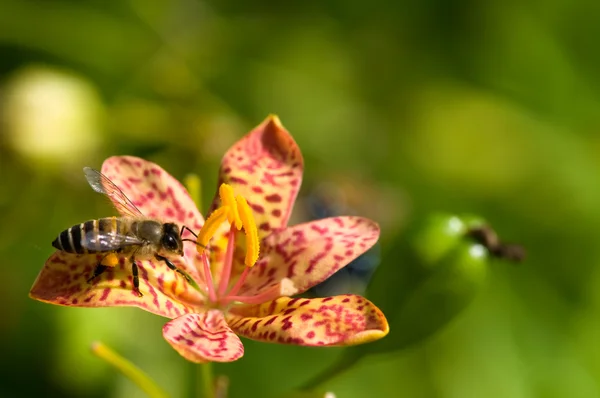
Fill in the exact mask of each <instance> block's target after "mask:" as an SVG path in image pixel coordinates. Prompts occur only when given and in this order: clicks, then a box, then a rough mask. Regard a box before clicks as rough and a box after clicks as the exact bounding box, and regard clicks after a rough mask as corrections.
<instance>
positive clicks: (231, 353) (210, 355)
mask: <svg viewBox="0 0 600 398" xmlns="http://www.w3.org/2000/svg"><path fill="white" fill-rule="evenodd" d="M163 336H164V337H165V339H166V340H167V341H168V342H169V344H171V345H172V346H173V348H175V350H176V351H177V352H178V353H179V354H181V356H183V357H184V358H185V359H187V360H189V361H192V362H198V363H202V362H232V361H235V360H237V359H239V358H241V357H242V355H244V346H243V345H242V342H241V341H240V339H239V337H237V336H236V335H235V333H233V332H232V331H231V329H230V328H229V326H227V322H226V321H225V318H224V317H223V313H222V312H221V311H218V310H210V311H208V312H204V313H202V314H187V315H184V316H181V317H179V318H176V319H174V320H172V321H170V322H168V323H167V324H166V325H165V326H164V327H163Z"/></svg>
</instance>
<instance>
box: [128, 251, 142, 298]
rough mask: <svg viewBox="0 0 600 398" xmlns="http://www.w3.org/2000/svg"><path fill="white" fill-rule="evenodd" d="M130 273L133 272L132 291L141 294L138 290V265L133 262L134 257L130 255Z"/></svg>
mask: <svg viewBox="0 0 600 398" xmlns="http://www.w3.org/2000/svg"><path fill="white" fill-rule="evenodd" d="M131 273H132V274H133V291H134V292H135V293H136V294H137V295H138V296H140V297H142V296H143V294H142V292H140V277H139V270H138V265H137V263H136V262H135V258H134V257H133V256H131Z"/></svg>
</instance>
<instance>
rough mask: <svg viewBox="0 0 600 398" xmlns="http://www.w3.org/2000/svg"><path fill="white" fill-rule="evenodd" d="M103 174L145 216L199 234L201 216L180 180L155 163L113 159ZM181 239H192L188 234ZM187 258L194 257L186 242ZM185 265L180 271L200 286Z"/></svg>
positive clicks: (194, 273) (192, 269)
mask: <svg viewBox="0 0 600 398" xmlns="http://www.w3.org/2000/svg"><path fill="white" fill-rule="evenodd" d="M102 173H103V174H104V175H106V176H107V177H108V178H109V179H110V180H111V181H112V182H113V183H115V185H117V186H118V187H119V188H120V189H121V190H122V191H123V193H124V194H125V195H126V196H127V197H128V198H129V199H130V200H131V201H132V202H133V204H134V205H135V206H137V208H138V209H139V210H140V211H141V212H142V213H143V214H144V215H145V216H146V217H151V218H157V219H159V220H161V221H163V222H173V223H176V224H177V225H179V226H182V225H186V226H187V227H189V228H191V229H192V230H194V231H196V232H198V231H199V230H200V228H202V225H203V224H204V219H203V218H202V215H201V214H200V212H199V211H198V209H197V208H196V205H195V203H194V201H193V200H192V198H191V197H190V195H189V194H188V192H187V190H186V189H185V188H184V187H183V185H181V183H180V182H179V181H177V180H176V179H175V178H173V177H172V176H171V175H170V174H169V173H167V172H166V171H165V170H163V169H162V168H161V167H160V166H158V165H157V164H154V163H152V162H148V161H147V160H144V159H140V158H137V157H133V156H113V157H110V158H108V159H106V160H105V161H104V163H103V164H102ZM184 237H186V238H191V237H192V236H191V234H189V233H188V232H187V231H186V233H185V234H184ZM184 249H185V253H186V256H187V257H188V258H190V259H195V258H196V248H195V246H194V245H193V244H191V243H185V244H184ZM191 264H192V262H191V261H190V262H184V263H183V269H184V270H185V271H187V272H188V273H189V274H190V275H191V276H192V278H194V279H195V280H196V281H198V282H199V283H202V281H203V278H202V277H201V275H200V274H199V272H198V270H197V269H196V268H195V267H194V266H192V265H191Z"/></svg>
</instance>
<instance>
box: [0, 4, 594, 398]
mask: <svg viewBox="0 0 600 398" xmlns="http://www.w3.org/2000/svg"><path fill="white" fill-rule="evenodd" d="M598 37H600V3H599V2H597V1H594V0H573V1H566V0H550V1H545V2H542V1H534V0H532V1H528V2H516V1H508V2H506V1H500V0H487V1H480V2H475V1H454V2H448V1H443V0H433V1H427V2H420V1H410V0H403V1H398V2H393V1H381V0H376V1H371V2H367V3H365V2H363V1H360V2H359V1H357V0H346V1H339V0H338V1H335V0H330V1H314V0H313V1H306V2H297V3H294V2H275V1H253V2H238V1H231V0H229V1H212V0H208V1H201V0H175V1H164V0H163V1H160V0H159V1H154V2H143V1H141V0H126V1H121V2H118V1H109V2H105V1H99V0H91V1H86V2H78V1H74V0H3V1H1V2H0V101H1V102H0V117H1V120H0V123H1V124H0V177H1V179H2V183H1V184H0V211H2V222H1V223H0V254H1V255H2V258H3V260H4V261H3V263H4V265H3V267H0V279H1V280H2V281H4V285H3V288H2V289H0V300H2V302H3V303H4V305H3V306H2V309H1V310H0V311H1V317H0V319H1V321H0V337H1V339H0V352H2V353H3V354H2V361H3V364H2V365H3V366H2V369H3V372H2V375H1V376H0V378H1V380H0V396H7V397H12V396H35V395H37V396H42V395H43V396H48V397H51V396H56V397H77V396H86V397H104V396H112V397H125V396H127V397H138V396H143V395H142V393H141V392H140V391H139V390H137V388H136V387H135V386H134V385H133V384H132V383H131V382H129V381H128V380H125V379H123V378H122V376H120V375H117V374H115V373H114V372H113V371H112V369H110V368H109V367H108V365H105V364H103V363H101V362H100V361H99V360H98V359H97V358H95V357H93V356H92V355H91V354H90V353H89V345H90V344H91V342H92V341H94V340H102V341H104V342H106V343H107V344H109V345H110V346H111V347H113V348H115V350H117V351H118V352H120V353H122V354H123V355H124V356H125V357H127V358H129V359H131V360H132V361H133V362H134V363H136V364H137V365H139V366H140V367H141V368H142V369H143V370H144V371H146V372H147V373H148V374H150V375H151V376H152V377H153V378H155V379H156V380H157V382H158V383H159V384H160V385H161V386H163V387H164V388H165V389H166V390H167V391H168V392H169V393H171V394H173V396H185V395H186V394H188V395H189V394H191V393H192V392H193V391H194V390H195V388H196V387H195V384H196V383H195V379H196V378H197V377H198V370H197V369H196V367H195V366H193V365H191V364H188V363H185V362H184V361H183V359H181V358H180V357H179V356H178V355H177V354H176V353H175V351H173V350H172V349H171V348H170V347H169V346H168V345H167V344H166V343H165V342H164V341H163V339H162V336H161V333H160V330H161V326H162V324H163V323H164V320H163V319H160V318H158V317H156V316H153V315H151V314H147V313H144V312H142V311H139V310H136V309H98V310H85V309H83V310H82V309H75V308H60V307H54V306H49V305H44V304H41V303H38V302H34V301H33V300H30V299H28V298H27V292H28V290H29V288H30V286H31V284H32V283H33V281H34V279H35V276H36V275H37V272H38V271H39V269H40V268H41V267H42V265H43V263H44V261H45V259H46V258H47V257H48V255H49V254H50V253H51V252H52V250H51V246H50V242H51V241H52V240H53V239H54V237H55V236H56V234H57V233H58V232H60V231H61V230H62V229H64V228H65V227H67V226H70V225H72V224H74V223H76V222H80V221H82V220H86V219H90V218H97V217H101V216H106V215H107V214H112V213H111V212H112V210H111V209H110V208H109V206H108V205H107V204H106V203H105V201H104V200H103V199H102V198H101V197H100V196H99V195H96V194H94V192H92V190H91V189H89V187H88V186H87V184H86V183H85V180H84V178H83V175H82V173H81V168H82V167H83V166H93V167H99V166H100V164H101V162H102V160H103V159H104V158H106V157H108V156H111V155H115V154H130V155H138V156H143V157H146V158H148V159H150V160H152V161H155V162H157V163H159V164H160V165H162V166H163V167H164V168H165V169H167V170H168V171H169V172H171V173H172V174H173V175H174V176H176V177H178V178H180V179H183V178H184V177H185V176H186V175H187V174H188V173H190V172H194V173H198V174H199V175H200V177H201V179H202V186H203V189H204V192H203V203H209V200H210V198H211V197H212V195H213V192H212V187H214V186H215V184H216V180H217V169H218V163H219V160H220V157H221V156H222V155H223V153H224V151H225V150H226V149H227V148H228V146H229V145H231V144H232V143H233V142H234V141H235V140H236V139H237V138H239V137H240V136H241V135H242V134H245V132H247V131H249V129H250V128H252V127H253V126H254V125H256V124H258V123H259V122H260V121H261V120H263V118H264V117H265V116H266V115H267V114H269V113H276V114H278V115H279V116H280V118H281V120H282V121H283V123H284V125H285V126H286V127H287V128H288V129H289V130H290V131H291V132H292V134H293V135H294V137H295V139H296V140H297V142H298V143H299V145H300V147H301V149H302V151H303V154H304V157H305V163H306V174H305V178H304V187H303V190H302V191H301V195H302V196H306V195H308V194H309V193H310V192H311V190H312V189H313V188H314V187H316V186H318V184H319V183H320V182H321V181H322V180H324V179H327V180H328V181H334V182H337V183H339V185H340V187H342V189H344V190H345V191H346V192H347V197H349V198H351V199H352V203H351V204H350V205H351V207H352V208H353V209H355V210H356V213H357V214H361V215H364V216H368V217H372V218H373V219H375V220H377V221H378V222H380V224H381V226H382V238H381V247H382V253H383V254H382V262H381V264H380V266H379V270H378V272H384V271H383V270H385V272H386V273H389V274H391V275H393V274H394V270H398V273H402V270H403V269H404V267H407V265H410V262H411V258H410V257H409V256H408V255H406V253H405V252H403V251H402V250H400V247H401V246H402V245H403V244H405V243H403V242H409V241H412V239H413V238H414V236H413V231H415V229H414V228H413V226H414V225H416V224H418V223H420V222H423V220H425V219H426V218H427V217H428V215H429V214H431V213H432V212H435V211H447V212H451V213H458V214H460V213H464V212H468V213H472V214H477V215H480V216H481V217H483V218H485V219H487V220H488V221H489V222H490V224H491V225H492V226H494V228H495V230H496V231H497V232H498V233H499V234H500V236H501V237H502V238H504V239H507V240H509V241H515V242H519V243H522V244H523V245H524V246H525V247H526V248H527V250H528V258H527V260H526V261H525V262H524V263H523V264H522V265H519V266H512V265H510V264H506V263H502V262H498V261H497V262H494V263H492V264H491V266H490V267H489V269H488V277H487V284H485V285H484V286H483V287H482V288H481V292H480V294H479V295H478V296H477V297H476V298H475V299H474V301H473V302H472V304H471V305H470V306H469V307H468V308H467V309H466V310H465V312H464V313H462V314H461V315H460V316H459V317H458V318H456V319H454V321H453V322H451V323H450V324H449V325H447V326H446V327H445V328H444V329H442V330H441V331H439V332H438V333H436V334H434V335H433V336H432V337H431V338H429V339H428V340H426V341H424V342H421V343H420V344H417V345H412V346H410V347H409V348H406V349H404V350H400V351H394V352H388V353H379V354H374V355H366V356H365V357H363V359H361V360H360V361H359V362H358V363H356V364H354V366H353V367H351V368H350V369H348V370H347V371H344V372H341V373H339V374H337V375H335V376H334V377H333V378H331V379H330V380H328V381H326V382H324V384H323V385H322V386H321V387H322V388H323V389H324V391H333V392H335V393H336V395H337V396H338V397H371V396H380V397H387V396H396V395H397V394H398V393H399V392H402V394H403V395H404V396H410V397H481V396H486V397H517V398H518V397H549V398H552V397H557V398H558V397H565V396H570V397H597V396H600V349H599V348H597V347H599V346H598V344H596V343H597V341H596V340H597V338H598V335H599V332H600V294H599V293H598V292H600V267H599V268H598V270H597V269H596V267H597V266H598V265H599V263H600V246H599V245H598V244H597V239H598V238H597V235H598V234H597V229H598V225H599V224H600V205H599V204H600V184H597V179H598V175H599V173H600V160H599V159H600V156H598V153H599V151H600V135H598V134H597V130H598V128H599V127H600V116H599V115H600V112H599V111H598V110H599V107H600V102H599V98H600V73H599V72H598V71H599V70H600V55H599V53H598V51H597V50H596V47H597V38H598ZM204 210H205V209H204ZM295 219H296V220H298V219H301V217H300V216H296V218H295ZM405 294H406V293H405V291H403V288H402V287H401V286H398V287H397V288H393V287H386V289H385V291H379V292H377V294H375V293H372V295H373V297H372V298H373V299H374V300H375V298H376V297H377V298H379V297H383V298H382V299H381V300H384V299H385V301H386V303H387V304H386V305H390V304H393V303H394V299H395V297H398V300H400V299H401V298H402V297H403V296H404V295H405ZM376 302H377V300H376ZM383 304H384V303H382V306H383ZM433 315H435V314H432V316H433ZM393 336H394V334H393V333H392V334H390V336H389V337H388V338H389V339H393V338H394V337H393ZM244 343H245V346H246V355H245V356H244V358H242V359H241V360H240V361H238V362H236V363H233V364H227V365H220V366H216V367H215V371H216V372H217V373H218V374H226V375H227V376H228V377H229V380H230V386H229V390H230V395H231V397H242V396H243V397H247V396H256V397H276V396H283V394H286V393H287V392H288V391H289V390H291V389H294V388H296V387H299V386H302V385H303V384H304V383H306V382H307V381H308V380H310V379H312V378H313V377H315V376H317V375H318V374H319V373H320V372H323V371H325V370H326V369H327V368H328V366H330V365H332V364H334V363H336V361H337V359H338V358H339V357H340V356H341V355H344V354H343V353H344V350H343V349H315V348H312V349H309V348H301V347H287V346H277V345H266V344H259V343H254V342H246V341H245V342H244ZM382 343H383V342H382ZM374 347H375V346H374ZM364 349H365V350H366V351H367V353H368V350H369V346H365V347H364Z"/></svg>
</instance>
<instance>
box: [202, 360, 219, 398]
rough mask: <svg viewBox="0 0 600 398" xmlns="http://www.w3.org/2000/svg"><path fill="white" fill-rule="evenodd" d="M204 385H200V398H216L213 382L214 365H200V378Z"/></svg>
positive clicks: (207, 363)
mask: <svg viewBox="0 0 600 398" xmlns="http://www.w3.org/2000/svg"><path fill="white" fill-rule="evenodd" d="M199 379H201V380H202V383H201V384H200V383H199V384H198V396H199V397H204V398H215V383H214V380H213V371H212V363H211V362H206V363H203V364H200V377H199Z"/></svg>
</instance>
